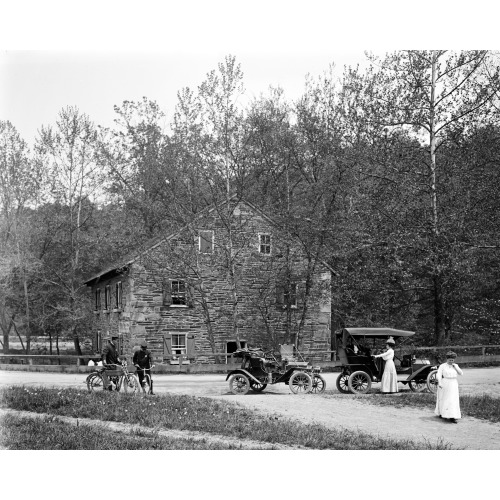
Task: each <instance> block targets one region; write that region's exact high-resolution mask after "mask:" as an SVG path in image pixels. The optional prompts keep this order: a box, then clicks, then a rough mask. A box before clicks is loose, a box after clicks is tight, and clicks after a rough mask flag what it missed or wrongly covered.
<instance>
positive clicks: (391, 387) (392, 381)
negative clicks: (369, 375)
mask: <svg viewBox="0 0 500 500" xmlns="http://www.w3.org/2000/svg"><path fill="white" fill-rule="evenodd" d="M395 344H396V342H394V339H393V338H392V337H389V339H387V341H386V343H385V346H386V351H385V352H383V353H382V354H377V355H375V356H373V357H374V358H382V359H383V360H384V361H385V366H384V373H383V374H382V388H381V389H380V392H383V393H386V394H391V393H393V392H398V374H397V373H396V365H395V364H394V350H393V349H392V348H393V347H394V345H395Z"/></svg>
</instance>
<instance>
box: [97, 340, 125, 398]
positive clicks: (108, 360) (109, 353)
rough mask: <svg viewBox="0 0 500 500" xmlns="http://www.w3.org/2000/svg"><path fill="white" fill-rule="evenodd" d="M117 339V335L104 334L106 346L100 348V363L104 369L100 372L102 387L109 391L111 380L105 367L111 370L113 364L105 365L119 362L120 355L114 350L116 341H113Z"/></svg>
mask: <svg viewBox="0 0 500 500" xmlns="http://www.w3.org/2000/svg"><path fill="white" fill-rule="evenodd" d="M117 339H118V337H116V336H113V337H111V336H110V335H107V336H106V340H107V343H106V346H105V347H104V349H103V350H102V355H101V359H102V364H103V366H104V368H105V369H104V371H103V372H102V380H103V386H104V387H103V389H104V390H106V389H107V390H109V391H111V390H112V388H113V386H112V385H111V382H110V381H109V379H108V376H107V374H106V369H107V370H112V369H113V368H114V367H113V366H107V365H118V364H119V363H121V360H120V356H118V352H117V350H116V343H115V341H116V340H117Z"/></svg>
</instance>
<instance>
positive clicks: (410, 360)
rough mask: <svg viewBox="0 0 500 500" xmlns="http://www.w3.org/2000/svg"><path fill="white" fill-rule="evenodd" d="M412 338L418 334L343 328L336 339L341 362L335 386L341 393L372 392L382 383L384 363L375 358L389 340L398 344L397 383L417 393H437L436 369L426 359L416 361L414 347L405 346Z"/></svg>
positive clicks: (383, 329) (395, 351) (396, 356)
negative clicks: (375, 386)
mask: <svg viewBox="0 0 500 500" xmlns="http://www.w3.org/2000/svg"><path fill="white" fill-rule="evenodd" d="M413 335H415V332H409V331H405V330H396V329H393V328H344V329H343V330H342V331H341V332H340V334H338V335H337V336H336V341H337V356H338V359H339V360H340V361H341V362H342V368H341V373H340V375H339V376H338V378H337V382H336V385H337V389H338V390H339V392H342V393H349V392H350V393H353V394H365V393H367V392H368V391H369V390H370V389H371V386H372V383H376V382H380V380H381V378H382V373H383V371H384V361H383V360H382V359H381V358H374V357H373V355H374V354H377V353H378V349H377V347H382V346H383V345H384V342H385V341H386V340H387V339H388V338H389V337H392V338H393V339H394V340H395V341H396V347H395V349H394V363H395V365H396V371H397V373H398V382H400V383H402V384H403V385H406V384H408V386H409V387H410V389H411V390H412V391H414V392H422V391H424V390H426V389H428V390H429V391H430V392H435V370H436V368H437V367H436V366H435V365H432V364H431V362H430V361H429V360H428V359H426V358H417V356H416V355H415V353H414V349H413V348H412V347H409V348H406V347H405V346H404V344H405V342H406V341H407V340H408V339H410V338H411V337H412V336H413ZM408 351H409V352H408Z"/></svg>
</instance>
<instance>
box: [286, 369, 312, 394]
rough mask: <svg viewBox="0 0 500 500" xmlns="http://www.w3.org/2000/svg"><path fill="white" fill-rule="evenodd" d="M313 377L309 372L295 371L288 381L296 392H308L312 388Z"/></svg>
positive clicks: (289, 385)
mask: <svg viewBox="0 0 500 500" xmlns="http://www.w3.org/2000/svg"><path fill="white" fill-rule="evenodd" d="M312 385H313V382H312V378H311V376H310V375H309V374H308V373H305V372H295V373H294V374H293V375H292V376H291V377H290V380H289V381H288V387H290V390H291V391H292V392H293V393H294V394H299V393H300V394H307V393H308V392H311V389H312Z"/></svg>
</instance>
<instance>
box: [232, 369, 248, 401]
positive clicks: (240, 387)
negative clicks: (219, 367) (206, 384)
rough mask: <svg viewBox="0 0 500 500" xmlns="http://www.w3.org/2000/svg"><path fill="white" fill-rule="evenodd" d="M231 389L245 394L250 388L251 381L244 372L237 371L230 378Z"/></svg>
mask: <svg viewBox="0 0 500 500" xmlns="http://www.w3.org/2000/svg"><path fill="white" fill-rule="evenodd" d="M229 390H230V391H231V392H232V393H233V394H236V395H240V396H243V395H245V394H247V393H248V391H249V390H250V381H249V380H248V377H246V376H245V375H243V374H242V373H235V374H234V375H231V377H230V378H229Z"/></svg>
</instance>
